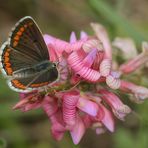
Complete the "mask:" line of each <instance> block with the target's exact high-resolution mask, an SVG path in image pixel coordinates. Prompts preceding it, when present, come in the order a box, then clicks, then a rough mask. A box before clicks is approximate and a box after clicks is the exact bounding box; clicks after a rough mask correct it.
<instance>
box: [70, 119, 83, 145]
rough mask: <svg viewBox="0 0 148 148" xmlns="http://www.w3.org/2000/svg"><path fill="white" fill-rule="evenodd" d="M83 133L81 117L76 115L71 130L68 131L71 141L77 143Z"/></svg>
mask: <svg viewBox="0 0 148 148" xmlns="http://www.w3.org/2000/svg"><path fill="white" fill-rule="evenodd" d="M84 133H85V126H84V123H83V121H82V119H81V118H80V117H79V116H77V118H76V124H75V125H74V126H73V128H72V130H71V131H70V134H71V137H72V140H73V143H74V144H78V143H79V142H80V140H81V139H82V137H83V135H84Z"/></svg>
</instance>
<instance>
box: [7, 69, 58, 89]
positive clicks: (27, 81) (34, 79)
mask: <svg viewBox="0 0 148 148" xmlns="http://www.w3.org/2000/svg"><path fill="white" fill-rule="evenodd" d="M57 77H58V71H57V69H56V68H53V69H52V70H50V71H49V70H48V71H46V70H45V71H44V72H41V73H40V74H34V75H33V76H30V77H27V78H23V79H21V78H20V79H13V80H11V81H8V84H9V86H10V87H11V88H12V89H13V90H15V91H21V92H22V91H24V92H29V91H31V90H35V89H39V88H42V87H43V86H47V85H48V84H50V83H52V82H53V81H55V80H56V79H57Z"/></svg>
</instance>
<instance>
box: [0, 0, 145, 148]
mask: <svg viewBox="0 0 148 148" xmlns="http://www.w3.org/2000/svg"><path fill="white" fill-rule="evenodd" d="M26 15H30V16H32V17H33V18H34V19H35V20H36V21H37V23H38V24H39V26H40V28H41V30H42V32H43V33H48V34H51V35H53V36H56V37H59V38H62V39H64V40H68V38H69V35H70V32H71V31H75V32H76V33H77V35H79V31H80V30H84V31H87V32H88V33H89V34H92V33H93V32H92V30H91V28H90V25H89V24H90V22H99V23H102V24H103V25H104V26H105V27H106V29H107V30H108V32H109V35H110V38H111V40H112V39H114V37H116V36H121V37H132V38H133V39H134V41H135V43H136V45H137V46H138V47H140V43H141V41H142V40H148V1H147V0H0V18H1V21H0V44H2V43H3V42H4V41H5V40H6V39H7V37H8V33H9V32H10V30H11V28H12V27H13V26H14V24H15V23H16V22H17V21H18V20H19V19H20V18H21V17H23V16H26ZM139 51H140V50H139ZM144 70H145V73H147V69H144ZM141 79H142V81H140V83H142V85H145V86H148V79H147V78H146V77H144V78H143V77H141ZM17 101H18V94H17V93H15V92H13V91H11V90H10V89H9V88H8V86H7V85H6V81H5V80H4V79H3V78H2V76H1V75H0V148H4V147H8V148H133V147H134V148H148V109H147V108H148V101H145V102H144V103H143V104H140V105H137V104H134V103H131V102H130V101H128V99H127V98H126V100H123V101H124V102H125V101H126V102H127V103H128V104H129V105H130V107H131V108H132V109H133V110H134V111H135V112H133V113H132V114H131V115H129V116H128V117H127V118H126V121H125V122H121V121H116V131H115V133H113V134H111V133H109V132H107V133H105V134H103V135H100V136H98V135H96V134H95V132H94V131H93V130H91V129H90V130H88V131H87V132H86V134H85V136H84V137H83V139H82V140H81V142H80V144H79V145H77V146H75V145H73V143H72V141H71V138H70V136H69V134H66V135H65V137H64V139H63V140H62V141H61V142H56V141H54V140H53V139H52V137H51V135H50V123H49V121H48V119H47V117H46V116H45V115H44V114H43V112H42V111H41V110H34V111H30V112H27V113H21V112H20V111H13V110H12V106H13V105H14V104H15V103H16V102H17Z"/></svg>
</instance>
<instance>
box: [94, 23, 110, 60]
mask: <svg viewBox="0 0 148 148" xmlns="http://www.w3.org/2000/svg"><path fill="white" fill-rule="evenodd" d="M91 27H92V29H93V30H94V32H95V34H96V36H97V38H98V39H99V40H100V41H102V43H103V47H104V50H105V58H107V59H112V48H111V43H110V40H109V37H108V34H107V31H106V29H105V28H104V27H103V26H102V25H101V24H98V23H91Z"/></svg>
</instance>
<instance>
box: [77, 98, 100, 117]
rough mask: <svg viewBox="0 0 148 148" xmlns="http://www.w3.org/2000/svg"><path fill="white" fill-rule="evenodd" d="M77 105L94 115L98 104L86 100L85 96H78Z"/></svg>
mask: <svg viewBox="0 0 148 148" xmlns="http://www.w3.org/2000/svg"><path fill="white" fill-rule="evenodd" d="M77 107H78V108H79V109H80V110H82V111H84V112H85V113H87V114H89V115H91V116H96V115H97V112H98V110H99V108H98V105H97V104H96V103H94V102H92V101H90V100H88V99H87V98H82V97H80V98H79V100H78V103H77Z"/></svg>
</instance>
